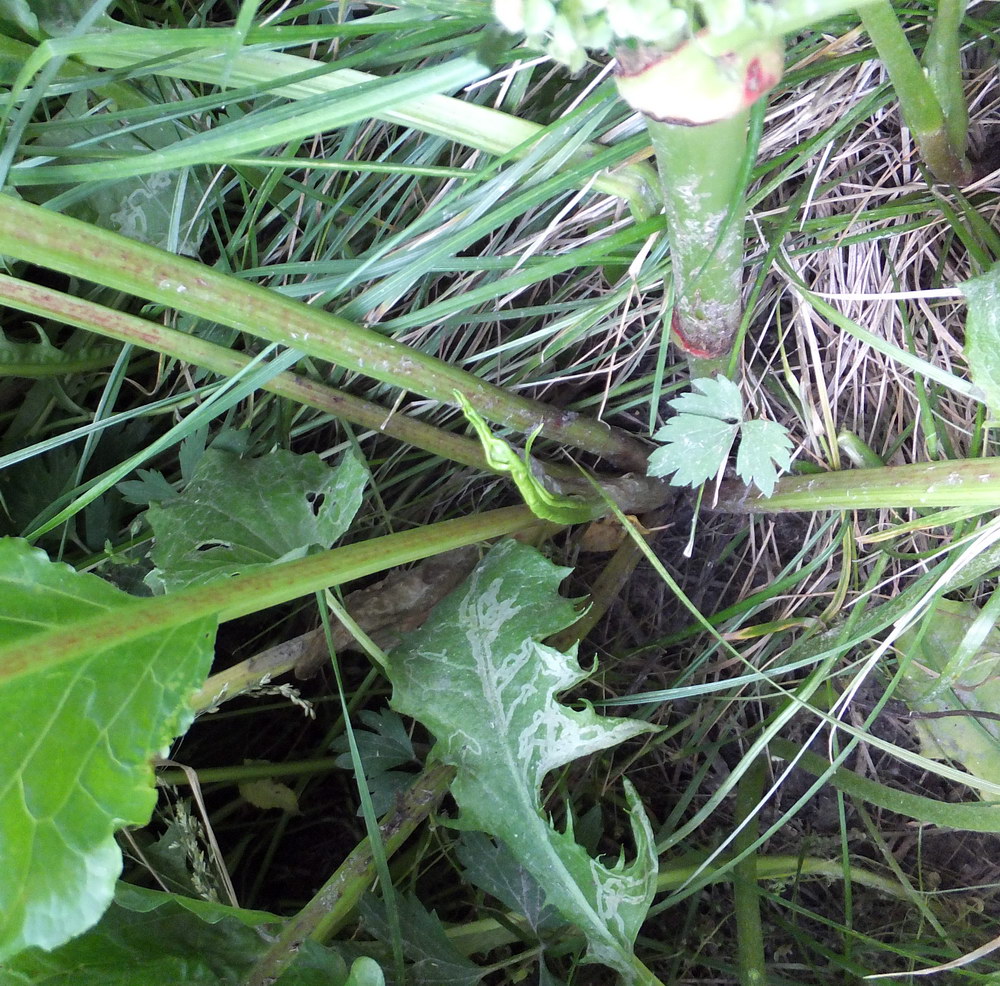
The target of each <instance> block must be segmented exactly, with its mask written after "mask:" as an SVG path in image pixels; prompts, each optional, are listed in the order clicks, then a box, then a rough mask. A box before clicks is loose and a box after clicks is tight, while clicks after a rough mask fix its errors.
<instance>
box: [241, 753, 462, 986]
mask: <svg viewBox="0 0 1000 986" xmlns="http://www.w3.org/2000/svg"><path fill="white" fill-rule="evenodd" d="M454 776H455V768H454V767H450V766H447V765H445V764H436V765H435V766H433V767H429V768H428V769H427V770H425V771H424V772H423V773H422V774H421V775H420V777H419V778H418V779H417V781H416V783H415V784H414V785H413V786H412V787H411V788H410V789H409V790H408V791H407V792H406V793H405V794H403V795H401V796H400V797H399V798H398V799H397V803H396V805H395V806H394V807H393V809H392V811H390V812H389V813H388V814H387V815H386V816H385V817H384V818H383V819H382V820H381V822H380V823H379V833H380V835H381V838H382V845H383V850H384V852H385V856H386V858H388V857H389V856H391V855H393V854H394V853H395V852H397V850H399V848H400V847H401V846H402V845H403V843H404V842H406V840H407V839H408V838H409V837H410V836H411V835H412V834H413V832H414V830H415V829H416V827H417V826H418V825H419V824H420V823H421V822H423V821H424V819H425V818H427V816H428V815H429V814H430V813H431V812H432V811H434V810H435V808H437V806H438V805H439V804H440V802H441V799H442V798H443V797H444V795H445V794H446V793H447V791H448V785H449V784H450V783H451V781H452V779H453V778H454ZM374 881H375V860H374V855H373V853H372V846H371V841H370V840H369V839H364V840H363V841H361V842H359V843H358V845H357V847H356V848H355V849H354V850H352V852H351V854H350V855H349V856H348V857H347V859H345V860H344V862H343V863H341V864H340V866H338V867H337V870H336V872H334V874H333V875H332V876H331V877H330V879H329V880H327V881H326V883H324V884H323V886H322V888H321V889H320V890H319V892H318V893H317V894H316V895H315V896H314V897H313V899H312V900H311V901H309V903H308V904H306V906H305V907H303V908H302V910H301V911H299V913H298V914H296V915H295V917H293V918H290V919H289V920H288V921H287V922H286V924H285V926H284V927H283V928H282V930H281V933H280V934H279V935H278V937H277V938H276V939H275V940H274V942H273V943H272V945H271V947H270V948H268V950H267V951H266V952H265V953H264V955H263V956H262V957H261V958H260V959H259V960H258V962H257V964H256V965H255V966H254V967H253V970H252V971H251V973H250V975H249V977H248V979H247V980H246V982H247V986H269V984H271V983H273V982H275V981H276V980H277V979H278V977H279V976H280V975H281V974H282V972H283V971H284V970H285V969H287V968H288V966H290V965H291V964H292V962H293V961H294V960H295V957H296V956H297V955H298V952H299V949H300V948H301V947H302V944H303V943H304V942H305V941H306V940H307V939H312V940H314V941H319V942H325V941H328V940H329V938H330V937H331V936H332V935H333V934H334V933H335V932H336V930H337V928H338V927H340V926H341V925H342V924H343V923H344V921H345V920H346V919H347V918H348V917H349V916H350V914H351V913H352V912H353V911H354V909H355V908H356V907H357V904H358V901H359V900H360V899H361V895H362V894H363V893H364V892H365V891H366V890H367V889H369V888H370V887H371V885H372V883H374Z"/></svg>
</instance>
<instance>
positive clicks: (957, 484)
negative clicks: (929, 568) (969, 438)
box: [715, 457, 1000, 514]
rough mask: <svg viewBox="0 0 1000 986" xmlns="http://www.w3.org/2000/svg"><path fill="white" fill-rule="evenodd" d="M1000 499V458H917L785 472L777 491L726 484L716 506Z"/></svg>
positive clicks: (768, 508) (780, 509)
mask: <svg viewBox="0 0 1000 986" xmlns="http://www.w3.org/2000/svg"><path fill="white" fill-rule="evenodd" d="M997 503H1000V458H998V457H990V458H982V459H957V460H947V461H943V462H917V463H911V464H909V465H905V466H884V467H882V468H881V469H843V470H840V471H838V472H827V473H820V474H818V475H810V476H785V477H784V478H782V479H779V480H778V484H777V486H776V487H775V490H774V493H773V494H772V495H771V496H769V497H765V496H763V495H762V494H760V493H749V494H748V491H747V487H746V486H744V485H743V484H742V483H738V482H732V481H727V482H725V483H723V484H722V488H721V490H720V492H719V499H718V501H717V503H716V506H715V509H716V510H719V511H723V512H727V513H745V514H757V513H788V512H791V511H800V510H801V511H808V512H809V513H814V512H816V511H817V510H871V509H876V508H879V507H888V508H895V509H900V510H903V509H906V508H908V507H978V508H981V509H983V510H994V509H996V505H997Z"/></svg>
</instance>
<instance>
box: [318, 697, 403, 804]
mask: <svg viewBox="0 0 1000 986" xmlns="http://www.w3.org/2000/svg"><path fill="white" fill-rule="evenodd" d="M361 721H362V723H364V725H365V726H366V727H367V728H365V729H359V728H356V729H355V730H354V739H355V742H356V743H357V747H358V753H359V754H360V756H361V763H362V764H363V765H364V771H365V780H366V781H367V782H368V791H369V793H370V794H371V798H372V807H373V808H374V811H375V814H376V815H384V814H385V813H386V812H387V811H388V810H389V809H390V808H391V807H392V805H393V802H394V801H395V798H396V796H397V795H398V794H401V793H402V792H403V791H405V790H406V789H407V788H408V787H409V786H410V785H411V784H412V783H413V774H412V773H406V772H404V771H401V770H394V769H393V768H394V767H400V766H402V765H403V764H416V763H417V755H416V753H414V751H413V744H412V743H411V742H410V737H409V735H408V734H407V732H406V727H405V726H404V725H403V720H402V719H400V717H399V716H398V715H396V713H395V712H393V711H392V710H391V709H386V710H384V711H383V712H373V711H371V710H365V711H363V712H362V713H361ZM331 749H333V750H336V751H339V752H340V756H338V757H337V766H338V767H343V768H344V769H345V770H351V769H353V766H354V763H353V760H352V759H351V754H350V752H349V750H350V744H349V743H348V740H347V737H346V736H339V737H337V739H336V740H335V741H334V743H333V744H331ZM362 811H363V809H362V808H358V814H359V815H360V814H362Z"/></svg>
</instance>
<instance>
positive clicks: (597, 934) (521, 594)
mask: <svg viewBox="0 0 1000 986" xmlns="http://www.w3.org/2000/svg"><path fill="white" fill-rule="evenodd" d="M566 573H567V570H566V569H561V568H557V567H556V566H554V565H553V564H552V563H551V562H549V561H548V560H547V559H545V558H544V557H543V556H542V555H541V554H539V553H538V552H537V551H535V550H534V549H533V548H530V547H528V546H527V545H523V544H519V543H517V542H515V541H506V542H503V543H501V544H499V545H497V546H496V547H494V548H493V549H491V551H490V552H489V554H488V555H487V556H486V558H485V559H484V560H483V561H482V562H481V563H480V565H479V566H478V567H477V568H476V570H475V571H474V572H473V573H472V575H471V576H470V577H469V579H468V581H467V582H466V583H465V585H464V586H463V587H462V588H461V589H458V590H456V591H455V592H454V593H452V595H451V596H449V597H448V598H447V599H446V600H445V601H444V602H443V603H441V604H440V605H439V606H438V607H437V608H436V609H435V611H434V613H433V614H432V616H431V618H430V620H429V621H428V622H427V623H426V624H425V625H424V626H423V627H422V628H421V629H420V630H419V631H417V632H416V633H415V634H413V635H412V636H410V637H409V638H407V640H406V641H404V643H403V644H401V645H400V646H399V647H398V648H396V649H395V650H394V651H393V652H392V653H391V654H390V656H389V675H390V678H391V679H392V683H393V698H392V705H393V707H394V708H396V709H397V710H398V711H399V712H401V713H404V714H406V715H410V716H413V717H414V718H417V719H419V720H421V721H422V722H423V723H424V724H425V725H426V726H427V727H428V728H429V729H430V730H431V732H432V733H433V734H434V736H435V737H436V739H437V743H436V744H435V746H434V749H433V751H432V752H433V755H435V756H437V757H439V758H440V759H441V760H443V761H444V762H446V763H449V764H453V765H454V766H455V767H456V768H457V774H456V777H455V781H454V782H453V785H452V794H453V795H454V797H455V800H456V801H457V803H458V805H459V808H460V809H461V816H460V818H459V820H458V824H459V826H460V827H461V828H465V829H478V830H480V831H482V832H486V833H488V834H489V835H492V836H494V837H495V838H497V839H499V840H501V841H503V842H504V843H505V844H506V845H507V846H508V847H509V848H510V850H511V852H512V853H513V854H514V856H515V858H516V859H517V860H518V862H519V863H520V864H521V865H522V866H523V867H524V868H525V869H526V870H527V871H528V872H529V873H530V874H531V875H532V876H533V877H534V878H535V879H536V880H537V881H538V882H539V883H540V884H541V885H542V886H544V888H545V891H546V895H547V902H548V903H550V904H551V905H552V906H553V907H555V908H556V909H557V910H558V911H559V913H560V914H561V915H562V916H563V917H564V918H565V919H566V920H568V921H570V922H572V923H573V924H575V925H576V926H577V927H579V928H580V929H581V930H582V931H583V933H584V934H585V936H586V938H587V942H588V959H589V960H591V961H596V962H602V963H604V964H605V965H608V966H610V967H612V968H614V969H616V970H617V971H619V972H620V973H621V974H622V975H623V976H624V977H625V979H626V981H631V980H632V978H633V957H632V945H633V943H634V941H635V936H636V934H637V933H638V931H639V928H640V926H641V925H642V922H643V920H644V918H645V916H646V912H647V910H648V909H649V904H650V902H651V900H652V897H653V892H654V889H655V883H656V872H657V867H656V852H655V849H654V847H653V840H652V832H651V831H650V827H649V822H648V821H647V819H646V816H645V813H644V812H643V810H642V806H641V804H640V803H639V800H638V796H637V795H636V793H635V791H634V789H633V788H632V787H631V785H630V784H628V782H627V781H626V784H625V793H626V800H627V804H628V810H629V816H630V819H631V826H632V833H633V837H634V839H635V842H636V845H637V849H638V858H637V859H636V860H635V861H633V862H632V863H631V864H629V865H627V866H626V865H625V861H624V859H619V860H618V862H617V863H615V864H614V865H611V866H608V865H605V864H604V863H602V862H599V861H598V860H595V859H593V858H592V857H591V856H590V855H589V854H588V853H587V852H586V850H585V849H584V848H583V847H582V846H580V845H579V844H578V843H577V842H576V841H575V839H574V837H573V832H572V826H569V827H568V828H567V830H566V831H563V832H560V831H558V830H557V829H555V828H554V827H553V826H552V825H551V824H550V823H549V822H548V820H547V819H546V817H545V815H544V813H543V811H542V805H541V794H540V788H541V785H542V782H543V781H544V779H545V777H546V775H547V774H548V773H549V772H550V771H552V770H555V769H556V768H558V767H561V766H563V765H565V764H567V763H570V762H571V761H573V760H575V759H576V758H578V757H583V756H586V755H587V754H590V753H596V752H597V751H600V750H605V749H608V748H609V747H612V746H615V745H617V744H618V743H621V742H622V741H624V740H626V739H629V738H632V737H635V736H638V735H640V734H642V733H646V732H649V731H651V730H653V729H655V727H653V726H651V725H650V724H649V723H646V722H639V721H636V720H630V719H616V718H610V717H602V716H599V715H597V713H596V712H595V711H594V710H593V708H591V707H590V706H586V705H585V706H584V707H583V708H582V709H571V708H569V707H567V706H565V705H561V704H559V703H558V702H557V701H556V695H557V694H559V693H561V692H564V691H566V690H567V689H569V688H572V687H573V686H574V685H577V684H579V683H580V682H581V681H583V680H584V679H585V678H586V677H587V675H586V672H584V671H582V670H581V669H580V667H579V665H578V664H577V662H576V659H575V656H574V655H573V654H563V653H560V652H559V651H556V650H554V649H552V648H551V647H547V646H545V645H543V644H541V643H539V642H538V641H539V640H540V639H542V638H544V637H547V636H549V635H551V634H553V633H555V632H557V631H558V630H560V629H562V628H564V627H566V626H568V625H569V624H570V623H572V622H574V620H576V619H577V617H578V615H579V614H578V612H577V609H576V607H575V606H574V604H573V602H572V601H570V600H568V599H564V598H563V597H561V596H560V595H559V594H558V591H557V590H558V586H559V583H560V581H561V580H562V579H563V578H564V577H565V575H566Z"/></svg>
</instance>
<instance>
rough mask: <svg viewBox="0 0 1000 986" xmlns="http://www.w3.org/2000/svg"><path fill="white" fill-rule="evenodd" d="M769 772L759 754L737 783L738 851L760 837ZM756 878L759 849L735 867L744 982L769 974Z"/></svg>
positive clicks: (755, 985)
mask: <svg viewBox="0 0 1000 986" xmlns="http://www.w3.org/2000/svg"><path fill="white" fill-rule="evenodd" d="M766 774H767V765H766V761H765V759H764V758H763V757H760V756H758V757H757V759H756V760H754V762H753V764H752V766H751V767H750V769H749V770H748V771H747V772H746V773H745V774H744V775H743V777H741V778H740V782H739V784H738V785H737V788H736V820H737V822H742V823H743V827H742V828H741V829H740V831H739V834H738V835H737V836H736V839H735V841H734V842H733V851H734V852H735V853H736V855H740V854H742V853H743V852H745V851H747V850H750V849H751V847H752V846H753V844H754V842H756V841H757V835H758V826H757V818H756V814H757V808H758V806H759V804H760V799H761V795H762V794H763V793H764V780H765V777H766ZM745 819H746V820H747V821H744V820H745ZM757 880H758V876H757V853H756V852H747V855H746V856H745V857H744V858H743V859H741V860H740V861H739V862H738V863H737V864H736V866H735V867H734V868H733V903H734V906H733V910H734V912H735V914H736V945H737V954H738V956H739V968H740V983H741V984H742V986H760V984H761V983H764V982H765V981H766V978H767V960H766V958H765V956H764V929H763V925H762V923H761V919H760V888H759V886H758V883H757Z"/></svg>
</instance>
